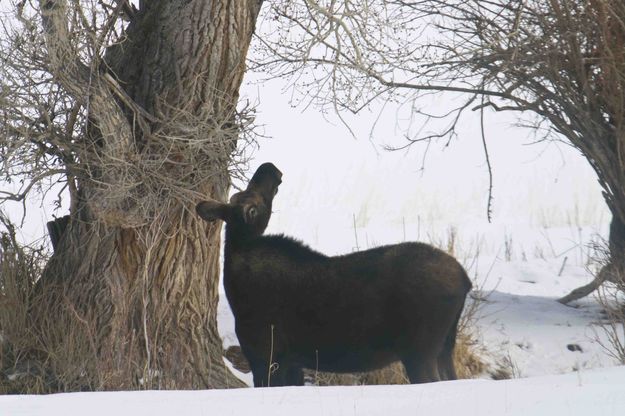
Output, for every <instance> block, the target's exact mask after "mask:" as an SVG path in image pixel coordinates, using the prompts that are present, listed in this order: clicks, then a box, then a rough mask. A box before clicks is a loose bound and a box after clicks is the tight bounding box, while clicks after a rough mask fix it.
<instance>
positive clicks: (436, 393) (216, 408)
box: [0, 367, 625, 416]
mask: <svg viewBox="0 0 625 416" xmlns="http://www.w3.org/2000/svg"><path fill="white" fill-rule="evenodd" d="M624 411H625V367H616V368H609V369H604V370H602V371H594V370H593V371H588V372H577V373H571V374H566V375H560V376H543V377H537V378H526V379H518V380H505V381H488V380H471V381H466V380H462V381H453V382H442V383H431V384H426V385H412V386H353V387H315V386H310V387H283V388H269V389H267V388H261V389H238V390H212V391H160V392H155V391H145V392H132V393H129V392H119V393H69V394H56V395H50V396H38V397H28V396H4V397H0V414H2V415H10V416H14V415H20V416H34V415H46V416H57V415H58V416H74V415H76V416H78V415H80V416H82V415H90V416H100V415H101V416H110V415H132V416H142V415H146V416H147V415H149V416H161V415H162V416H165V415H167V416H169V415H198V416H199V415H205V416H212V415H220V416H221V415H224V416H226V415H272V416H281V415H284V416H293V415H297V416H309V415H310V416H329V415H337V416H338V415H341V416H352V415H353V416H364V415H385V416H394V415H397V416H406V415H428V416H433V415H463V416H473V415H476V416H478V415H479V416H482V415H497V416H499V415H522V416H528V415H532V416H539V415H548V416H555V415H566V416H575V415H580V416H589V415H601V416H612V415H613V416H621V415H623V412H624Z"/></svg>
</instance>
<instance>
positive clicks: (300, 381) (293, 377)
mask: <svg viewBox="0 0 625 416" xmlns="http://www.w3.org/2000/svg"><path fill="white" fill-rule="evenodd" d="M285 385H287V386H303V385H304V371H302V368H301V367H298V366H296V365H292V366H291V367H290V368H289V369H288V370H287V373H286V384H285Z"/></svg>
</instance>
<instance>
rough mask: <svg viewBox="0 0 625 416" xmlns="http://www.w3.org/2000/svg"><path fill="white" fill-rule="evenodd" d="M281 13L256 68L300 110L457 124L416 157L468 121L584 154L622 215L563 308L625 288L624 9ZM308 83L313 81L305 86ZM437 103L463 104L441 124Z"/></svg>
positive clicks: (591, 1) (311, 3)
mask: <svg viewBox="0 0 625 416" xmlns="http://www.w3.org/2000/svg"><path fill="white" fill-rule="evenodd" d="M272 7H273V11H274V14H275V16H277V18H276V19H277V21H278V25H279V26H280V31H279V32H278V34H279V35H278V36H266V35H263V34H267V35H268V34H271V33H273V32H274V31H275V30H274V27H275V23H274V24H273V25H267V26H261V27H260V28H259V33H261V36H260V44H261V48H260V49H261V51H260V53H258V54H256V55H254V56H255V57H256V60H255V64H256V67H257V68H258V69H262V70H265V71H267V72H268V73H270V74H274V75H283V74H290V75H291V82H292V86H293V87H294V89H295V90H296V91H297V92H299V95H297V99H299V100H303V101H307V102H308V103H312V104H316V105H320V106H323V107H330V108H333V109H334V110H336V111H337V112H338V113H339V114H340V113H341V112H342V111H349V112H358V111H360V110H362V109H363V108H366V107H367V106H369V105H370V104H371V103H372V102H374V101H378V100H390V101H395V102H398V103H400V104H402V105H407V106H409V108H410V111H411V112H412V114H413V116H414V118H415V119H418V118H419V117H421V119H420V121H421V122H422V123H428V122H433V121H436V122H440V121H441V120H445V121H446V125H444V126H443V127H442V128H439V129H437V130H435V132H434V133H432V134H424V133H422V131H423V130H419V131H418V132H417V133H416V134H414V132H413V135H412V136H408V138H409V139H408V140H409V143H408V145H409V144H411V143H414V142H417V141H427V140H432V139H436V138H451V137H453V136H454V135H455V134H456V125H457V122H458V120H459V118H460V117H461V116H462V115H463V113H465V112H466V110H474V111H478V112H480V113H481V114H483V112H484V111H485V110H486V109H488V110H490V111H511V112H517V113H519V114H520V113H524V114H525V116H524V117H525V119H526V120H527V119H528V118H527V115H530V118H529V120H530V122H529V125H530V127H532V128H534V129H536V131H537V132H538V134H539V138H540V139H553V140H561V141H564V142H566V143H569V144H571V145H573V146H574V147H576V148H577V149H579V151H580V152H581V153H582V154H583V155H584V157H586V159H587V160H588V162H589V163H590V165H591V166H592V168H593V169H594V170H595V172H596V173H597V176H598V179H599V183H600V184H601V186H602V187H603V190H604V196H605V200H606V202H607V205H608V207H609V208H610V210H611V212H612V214H613V220H612V225H611V228H610V248H611V252H612V253H611V260H610V262H609V264H608V265H607V266H606V267H605V268H604V269H603V270H602V271H601V272H600V273H599V274H598V276H597V278H596V279H595V280H594V281H593V282H592V283H591V284H589V285H587V286H585V287H583V288H580V289H579V290H577V291H575V292H574V293H572V294H571V295H569V296H567V297H565V298H563V299H562V300H561V301H563V302H569V301H571V300H573V299H575V298H579V297H581V296H584V295H586V294H588V293H590V292H591V291H592V290H594V289H595V288H597V287H598V286H599V285H600V284H601V282H603V281H604V280H606V279H608V280H613V281H614V280H620V279H621V278H620V275H621V273H622V272H623V269H624V267H623V264H624V263H625V262H624V260H623V259H624V258H625V225H624V224H625V171H624V168H625V162H624V160H623V156H622V153H623V148H624V146H625V134H624V133H625V3H624V2H622V1H621V0H576V1H570V0H544V1H543V0H493V1H483V0H444V1H442V0H440V1H439V0H414V1H401V0H386V1H365V0H345V1H333V0H302V1H299V2H293V1H282V2H274V3H272ZM307 71H308V72H310V73H311V74H312V77H302V76H301V75H302V73H304V72H307ZM311 79H312V80H313V81H311ZM438 93H447V94H453V97H454V98H455V99H456V100H455V102H456V103H459V104H458V105H457V106H455V107H454V108H451V109H449V110H448V111H445V112H442V113H431V112H428V111H427V109H423V108H421V106H422V105H423V104H421V103H423V101H422V99H423V98H424V96H427V95H430V94H438ZM417 124H419V123H417ZM438 126H439V127H440V124H438ZM482 139H483V138H482ZM484 147H485V142H484ZM485 149H486V147H485ZM486 157H487V158H488V153H487V152H486ZM488 215H489V216H490V196H489V203H488Z"/></svg>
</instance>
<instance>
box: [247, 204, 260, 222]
mask: <svg viewBox="0 0 625 416" xmlns="http://www.w3.org/2000/svg"><path fill="white" fill-rule="evenodd" d="M257 215H258V209H257V208H256V207H250V208H249V209H248V210H247V215H246V217H247V222H248V223H249V222H252V221H254V220H255V219H256V216H257Z"/></svg>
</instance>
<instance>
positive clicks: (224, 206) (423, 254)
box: [196, 163, 471, 386]
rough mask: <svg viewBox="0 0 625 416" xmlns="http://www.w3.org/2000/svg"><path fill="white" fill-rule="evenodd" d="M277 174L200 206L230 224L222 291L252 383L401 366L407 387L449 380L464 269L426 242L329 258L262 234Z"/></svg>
mask: <svg viewBox="0 0 625 416" xmlns="http://www.w3.org/2000/svg"><path fill="white" fill-rule="evenodd" d="M281 178H282V174H281V172H280V171H279V170H278V169H277V168H276V167H275V166H274V165H273V164H271V163H265V164H263V165H261V166H260V167H259V168H258V170H257V171H256V173H255V174H254V176H253V177H252V179H251V181H250V183H249V185H248V187H247V189H246V190H245V191H243V192H239V193H237V194H235V195H233V196H232V198H231V199H230V203H221V202H217V201H203V202H201V203H199V204H198V205H197V208H196V209H197V212H198V214H199V215H200V217H202V218H203V219H204V220H206V221H215V220H223V221H225V222H226V241H225V260H224V286H225V289H226V296H227V298H228V302H229V303H230V306H231V308H232V311H233V313H234V317H235V325H236V333H237V337H238V338H239V342H240V344H241V349H242V351H243V354H244V355H245V357H246V358H247V359H248V361H249V363H250V367H251V369H252V373H253V376H254V385H255V386H270V385H271V386H281V385H302V384H303V381H304V380H303V372H302V369H303V368H311V369H318V370H321V371H331V372H356V371H369V370H373V369H377V368H380V367H383V366H385V365H387V364H390V363H391V362H394V361H398V360H400V361H401V362H402V363H403V364H404V366H405V368H406V372H407V374H408V377H409V379H410V382H412V383H422V382H430V381H437V380H441V379H455V378H456V372H455V369H454V364H453V360H452V356H453V350H454V346H455V342H456V331H457V325H458V320H459V318H460V314H461V313H462V309H463V306H464V301H465V298H466V295H467V293H468V292H469V290H470V289H471V283H470V280H469V278H468V277H467V274H466V272H465V271H464V269H463V268H462V266H461V265H460V264H459V263H458V262H457V261H456V260H455V259H454V258H453V257H451V256H449V255H448V254H446V253H444V252H443V251H441V250H438V249H436V248H434V247H432V246H429V245H427V244H422V243H402V244H396V245H389V246H383V247H378V248H374V249H371V250H366V251H360V252H356V253H352V254H348V255H344V256H336V257H329V256H326V255H324V254H321V253H319V252H316V251H314V250H312V249H310V248H309V247H307V246H305V245H304V244H302V243H300V242H298V241H296V240H293V239H291V238H288V237H284V236H263V235H262V234H263V232H264V231H265V228H266V227H267V224H268V223H269V218H270V216H271V206H272V201H273V198H274V196H275V194H276V192H277V189H278V186H279V184H280V183H281Z"/></svg>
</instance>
